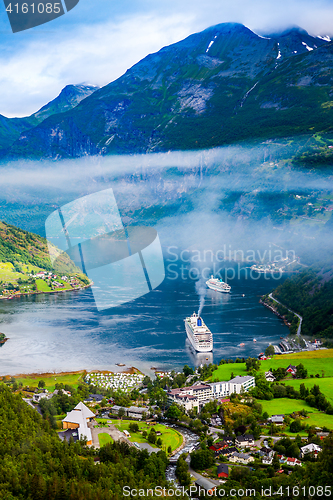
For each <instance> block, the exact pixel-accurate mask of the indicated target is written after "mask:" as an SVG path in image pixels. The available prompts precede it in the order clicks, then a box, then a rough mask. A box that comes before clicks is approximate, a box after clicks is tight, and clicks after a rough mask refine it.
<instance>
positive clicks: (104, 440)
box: [98, 432, 113, 446]
mask: <svg viewBox="0 0 333 500" xmlns="http://www.w3.org/2000/svg"><path fill="white" fill-rule="evenodd" d="M98 441H99V445H100V446H104V445H106V444H108V443H113V441H112V438H111V436H110V435H109V434H107V433H106V432H102V433H101V434H98Z"/></svg>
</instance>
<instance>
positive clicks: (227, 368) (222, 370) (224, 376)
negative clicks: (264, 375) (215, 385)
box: [212, 363, 247, 382]
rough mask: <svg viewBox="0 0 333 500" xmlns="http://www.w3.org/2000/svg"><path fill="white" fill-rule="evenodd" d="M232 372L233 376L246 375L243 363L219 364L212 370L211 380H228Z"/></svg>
mask: <svg viewBox="0 0 333 500" xmlns="http://www.w3.org/2000/svg"><path fill="white" fill-rule="evenodd" d="M232 373H233V374H234V376H235V377H236V376H237V375H247V371H246V366H245V363H228V364H224V365H220V366H219V367H218V369H217V370H215V371H214V372H213V374H212V381H213V382H215V381H220V380H225V381H228V380H230V379H231V374H232Z"/></svg>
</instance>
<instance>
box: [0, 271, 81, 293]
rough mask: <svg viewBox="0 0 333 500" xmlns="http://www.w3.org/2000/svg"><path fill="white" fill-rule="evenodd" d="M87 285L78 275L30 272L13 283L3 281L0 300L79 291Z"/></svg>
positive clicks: (0, 285) (0, 287)
mask: <svg viewBox="0 0 333 500" xmlns="http://www.w3.org/2000/svg"><path fill="white" fill-rule="evenodd" d="M87 284H89V282H88V280H87V279H86V278H84V277H83V276H78V275H73V276H71V275H66V274H61V276H60V275H57V274H55V273H54V272H52V271H43V270H38V271H37V270H35V271H34V270H32V272H30V273H27V274H26V275H25V274H24V275H23V274H22V277H18V278H17V279H16V280H15V281H13V280H11V281H6V280H3V281H2V282H1V284H0V298H6V299H9V298H14V297H17V296H21V295H27V294H35V293H52V292H62V291H66V290H80V289H81V288H84V287H86V286H87Z"/></svg>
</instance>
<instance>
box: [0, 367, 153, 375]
mask: <svg viewBox="0 0 333 500" xmlns="http://www.w3.org/2000/svg"><path fill="white" fill-rule="evenodd" d="M88 373H103V374H109V373H128V374H129V375H134V374H135V373H142V372H141V371H140V370H139V369H138V368H136V367H135V366H130V367H127V368H126V370H119V371H113V370H89V371H88V370H86V369H82V370H75V371H63V372H44V373H38V372H33V373H16V374H15V375H1V377H2V378H12V377H13V378H40V377H42V378H51V377H54V376H57V377H60V376H66V375H80V374H82V375H83V376H86V375H87V374H88ZM143 375H144V374H143Z"/></svg>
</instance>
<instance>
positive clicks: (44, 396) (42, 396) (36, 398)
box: [32, 389, 71, 403]
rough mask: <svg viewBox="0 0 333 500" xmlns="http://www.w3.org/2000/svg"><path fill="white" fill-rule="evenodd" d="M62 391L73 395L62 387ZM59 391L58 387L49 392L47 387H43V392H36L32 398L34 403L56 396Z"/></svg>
mask: <svg viewBox="0 0 333 500" xmlns="http://www.w3.org/2000/svg"><path fill="white" fill-rule="evenodd" d="M61 392H62V393H63V394H66V396H69V397H70V396H71V393H70V392H69V391H65V390H64V389H61ZM58 393H59V391H58V389H56V390H55V391H53V392H49V391H48V390H47V389H43V391H42V392H36V393H35V394H34V395H33V396H32V400H33V402H34V403H39V402H40V400H41V399H51V398H52V397H53V396H56V395H57V394H58Z"/></svg>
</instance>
